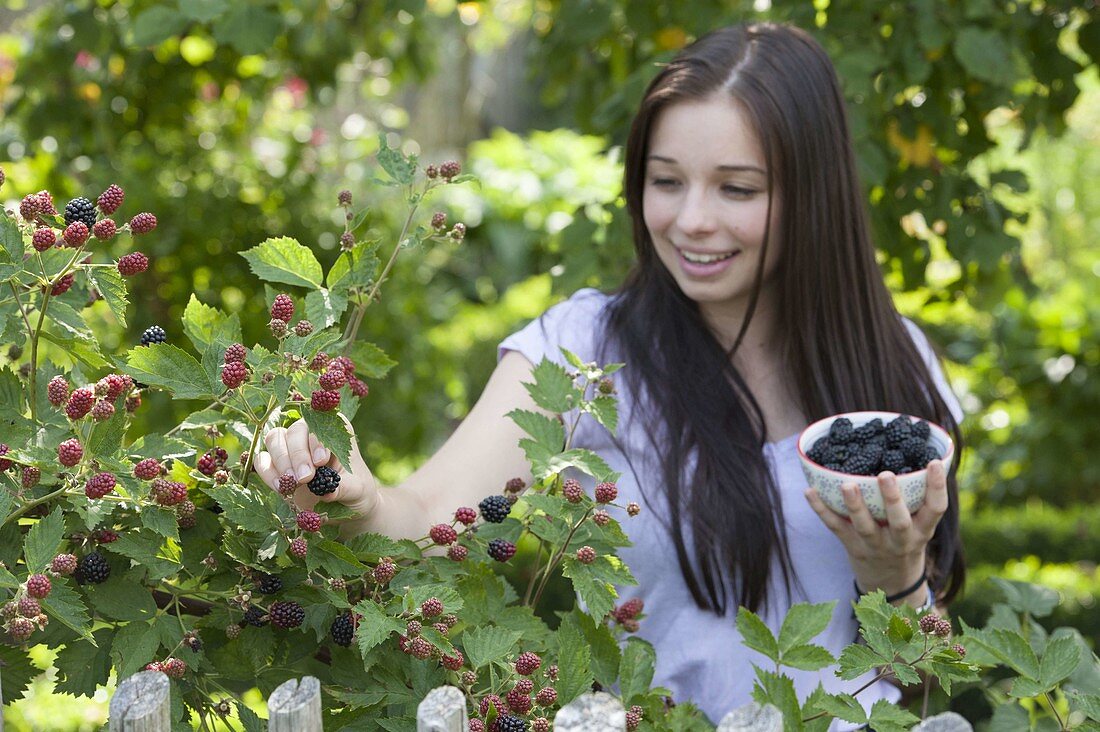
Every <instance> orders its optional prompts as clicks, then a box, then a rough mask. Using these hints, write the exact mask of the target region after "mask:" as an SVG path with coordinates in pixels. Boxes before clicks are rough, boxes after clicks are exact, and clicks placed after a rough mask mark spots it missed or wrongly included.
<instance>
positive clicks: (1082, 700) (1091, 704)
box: [1068, 691, 1100, 722]
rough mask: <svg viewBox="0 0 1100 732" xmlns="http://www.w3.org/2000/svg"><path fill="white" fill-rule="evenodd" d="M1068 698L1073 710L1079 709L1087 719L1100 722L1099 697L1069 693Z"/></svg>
mask: <svg viewBox="0 0 1100 732" xmlns="http://www.w3.org/2000/svg"><path fill="white" fill-rule="evenodd" d="M1068 696H1069V698H1070V702H1071V705H1072V707H1073V708H1074V709H1079V710H1081V711H1082V712H1084V714H1085V716H1087V717H1088V718H1089V719H1093V720H1096V721H1097V722H1100V695H1097V694H1082V693H1081V692H1079V691H1071V692H1070V693H1069V695H1068Z"/></svg>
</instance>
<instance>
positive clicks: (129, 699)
mask: <svg viewBox="0 0 1100 732" xmlns="http://www.w3.org/2000/svg"><path fill="white" fill-rule="evenodd" d="M171 706H172V701H171V682H170V681H169V680H168V677H167V676H165V675H164V674H162V673H161V672H160V671H139V672H138V673H136V674H134V675H133V676H131V677H129V678H128V679H126V680H125V681H123V682H122V683H121V684H119V685H118V688H117V689H115V694H114V696H112V697H111V703H110V705H109V706H108V712H107V713H108V715H109V718H110V730H111V732H168V730H170V729H171V728H172V717H171Z"/></svg>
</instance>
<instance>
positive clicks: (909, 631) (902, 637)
mask: <svg viewBox="0 0 1100 732" xmlns="http://www.w3.org/2000/svg"><path fill="white" fill-rule="evenodd" d="M913 633H914V630H913V626H912V625H911V624H909V623H906V622H905V621H904V620H902V617H901V615H894V616H893V617H892V618H890V625H889V626H888V627H887V629H886V636H887V637H888V638H889V639H890V640H892V641H894V642H895V643H908V642H909V641H911V640H912V639H913Z"/></svg>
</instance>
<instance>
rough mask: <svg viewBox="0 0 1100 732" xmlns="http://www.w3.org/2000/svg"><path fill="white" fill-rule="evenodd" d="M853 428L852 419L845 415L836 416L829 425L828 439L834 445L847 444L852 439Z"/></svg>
mask: <svg viewBox="0 0 1100 732" xmlns="http://www.w3.org/2000/svg"><path fill="white" fill-rule="evenodd" d="M854 433H855V430H854V429H853V428H852V420H850V419H848V418H847V417H837V418H836V419H834V420H833V423H832V424H831V425H829V439H830V440H831V441H832V442H833V444H835V445H844V444H847V443H848V442H849V441H851V439H852V435H853V434H854Z"/></svg>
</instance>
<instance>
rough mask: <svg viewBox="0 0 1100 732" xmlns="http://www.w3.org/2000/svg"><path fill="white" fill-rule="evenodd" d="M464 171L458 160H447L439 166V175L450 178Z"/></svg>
mask: <svg viewBox="0 0 1100 732" xmlns="http://www.w3.org/2000/svg"><path fill="white" fill-rule="evenodd" d="M461 172H462V165H461V164H460V163H459V162H458V161H457V160H447V161H446V162H444V163H443V164H442V165H440V166H439V175H441V176H442V177H443V178H444V179H446V180H450V179H451V178H454V177H455V176H456V175H458V174H459V173H461Z"/></svg>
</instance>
